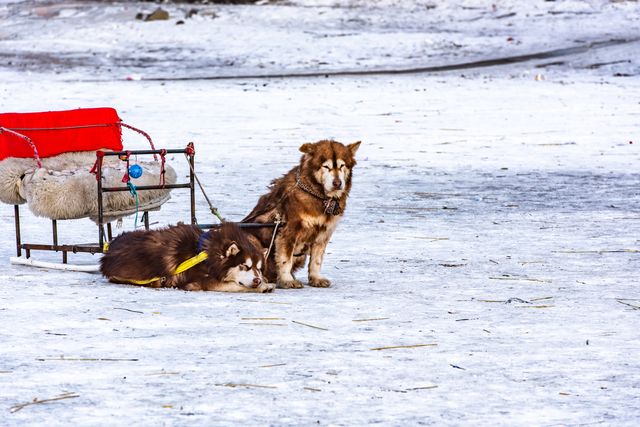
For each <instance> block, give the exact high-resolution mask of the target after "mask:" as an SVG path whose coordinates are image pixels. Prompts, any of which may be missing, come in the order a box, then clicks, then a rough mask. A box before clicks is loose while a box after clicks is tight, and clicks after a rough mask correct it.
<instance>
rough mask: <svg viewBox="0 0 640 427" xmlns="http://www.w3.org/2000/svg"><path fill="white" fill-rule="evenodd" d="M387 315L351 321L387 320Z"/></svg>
mask: <svg viewBox="0 0 640 427" xmlns="http://www.w3.org/2000/svg"><path fill="white" fill-rule="evenodd" d="M388 319H389V318H388V317H372V318H371V319H353V320H352V322H373V321H374V320H388Z"/></svg>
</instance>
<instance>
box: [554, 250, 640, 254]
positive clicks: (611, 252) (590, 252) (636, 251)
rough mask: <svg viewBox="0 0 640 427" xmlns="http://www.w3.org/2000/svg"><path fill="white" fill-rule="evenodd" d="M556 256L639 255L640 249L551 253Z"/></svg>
mask: <svg viewBox="0 0 640 427" xmlns="http://www.w3.org/2000/svg"><path fill="white" fill-rule="evenodd" d="M551 252H553V253H556V254H619V253H632V254H637V253H640V249H613V250H606V249H603V250H586V251H574V250H566V251H551Z"/></svg>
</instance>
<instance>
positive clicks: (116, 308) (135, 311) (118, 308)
mask: <svg viewBox="0 0 640 427" xmlns="http://www.w3.org/2000/svg"><path fill="white" fill-rule="evenodd" d="M113 309H114V310H124V311H129V312H131V313H138V314H144V312H142V311H138V310H130V309H128V308H121V307H113Z"/></svg>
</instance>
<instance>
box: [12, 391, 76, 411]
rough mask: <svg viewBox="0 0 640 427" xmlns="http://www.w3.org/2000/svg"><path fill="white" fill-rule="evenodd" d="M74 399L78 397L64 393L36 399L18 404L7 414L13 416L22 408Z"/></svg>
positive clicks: (74, 394)
mask: <svg viewBox="0 0 640 427" xmlns="http://www.w3.org/2000/svg"><path fill="white" fill-rule="evenodd" d="M76 397H80V395H79V394H76V393H64V394H61V395H60V396H56V397H51V398H49V399H38V398H37V397H36V398H34V399H33V400H32V401H31V402H26V403H20V404H18V405H13V406H12V407H11V408H9V412H11V413H12V414H13V413H15V412H18V411H19V410H21V409H22V408H26V407H27V406H31V405H39V404H41V403H49V402H55V401H58V400H64V399H73V398H76Z"/></svg>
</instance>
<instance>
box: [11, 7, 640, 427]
mask: <svg viewBox="0 0 640 427" xmlns="http://www.w3.org/2000/svg"><path fill="white" fill-rule="evenodd" d="M334 3H336V2H320V1H314V2H290V3H289V4H288V5H280V6H278V5H267V6H234V7H229V6H226V7H222V6H217V7H216V6H206V7H203V8H202V11H201V12H200V13H199V16H198V17H197V18H192V19H190V20H186V21H185V24H184V25H176V24H175V19H174V20H173V21H165V22H140V21H136V20H134V19H133V18H132V16H134V15H135V13H137V12H138V11H143V10H144V11H151V10H153V8H154V7H155V5H152V4H149V3H145V4H132V3H115V4H113V5H108V6H105V4H104V3H103V4H102V8H101V9H98V6H97V3H89V2H82V3H62V5H60V4H59V3H57V6H56V5H54V6H52V3H34V2H19V3H9V2H2V3H0V17H2V20H1V21H0V58H1V59H2V61H3V63H0V78H1V79H0V111H3V112H9V111H38V110H55V109H65V108H76V107H93V106H106V105H110V106H114V107H116V108H117V109H118V111H119V112H120V115H121V117H122V118H123V119H124V120H125V121H126V122H127V123H130V124H133V125H135V126H138V127H140V128H143V129H146V130H148V131H149V132H151V134H152V135H153V136H154V138H155V140H156V144H157V145H158V146H165V147H181V146H183V145H184V144H186V143H187V142H188V141H194V142H195V143H196V148H197V150H198V154H197V169H198V171H199V174H200V176H201V177H202V178H203V180H204V183H205V185H206V187H207V190H208V192H209V194H210V196H211V197H212V198H213V200H214V203H215V204H216V205H217V206H218V208H219V209H220V210H221V212H222V213H223V215H224V216H225V217H227V218H228V219H240V218H242V217H243V215H244V214H246V213H247V212H248V211H249V210H250V209H251V208H252V207H253V204H254V203H255V201H256V200H257V198H258V196H259V195H260V194H262V193H263V192H264V190H265V187H266V185H267V184H268V183H269V181H270V180H271V179H273V178H275V177H277V176H280V175H281V174H282V173H284V172H286V171H287V170H288V169H289V168H290V167H292V165H294V164H295V163H296V162H297V160H298V158H299V152H298V151H297V148H298V146H299V145H300V144H301V143H303V142H307V141H314V140H317V139H321V138H327V137H333V138H336V139H338V140H340V141H344V142H352V141H355V140H360V139H361V140H362V141H363V144H362V146H361V148H360V151H359V152H358V160H359V163H358V165H357V166H356V170H355V178H354V187H353V191H352V195H351V199H350V205H349V206H348V208H347V212H346V215H345V218H344V220H343V222H342V224H341V225H340V226H339V227H338V230H337V232H336V234H335V235H334V238H333V240H332V242H331V244H330V245H329V248H328V254H327V256H326V259H325V265H324V272H325V273H326V275H327V276H328V277H329V278H331V279H332V280H333V283H334V285H333V286H332V287H331V288H329V289H315V288H309V287H306V288H304V289H301V290H277V291H276V292H275V293H274V294H269V295H250V296H247V295H236V294H222V293H187V292H181V291H175V290H167V289H162V290H149V289H144V288H137V287H129V286H118V285H112V284H108V283H106V282H105V281H104V280H103V279H102V278H101V277H100V276H97V275H90V274H84V273H63V272H56V271H46V270H34V269H28V268H25V267H18V266H11V265H9V263H8V258H9V257H10V256H13V255H14V251H15V250H14V246H13V245H14V236H13V216H12V215H13V208H12V207H11V206H7V205H0V227H1V229H3V230H5V232H4V233H2V235H1V236H0V259H4V260H5V261H4V262H2V263H0V283H1V285H0V320H1V321H2V327H0V344H1V351H0V413H1V414H2V415H1V416H0V419H1V420H2V422H1V423H0V424H2V425H8V426H18V425H52V426H55V425H70V424H76V425H100V426H102V425H122V424H125V423H133V424H135V425H236V424H244V425H316V424H317V425H367V424H374V423H378V424H385V425H419V424H436V425H545V426H548V425H583V424H601V425H616V426H618V425H628V426H634V425H637V424H638V421H639V419H640V364H639V362H638V354H640V332H639V331H640V319H639V316H640V290H639V289H638V286H637V280H638V279H637V277H638V271H639V269H640V255H639V254H640V252H639V251H640V197H639V196H640V190H639V184H640V173H638V164H640V152H639V148H638V147H639V145H640V137H639V133H638V132H639V128H638V123H639V119H640V103H639V100H640V79H639V78H638V74H639V70H640V68H639V66H638V54H637V53H638V43H637V42H631V43H625V44H620V45H616V46H611V47H609V48H600V49H597V50H590V51H587V52H576V53H575V54H571V55H568V56H561V57H559V58H554V59H537V60H533V61H527V62H521V63H518V64H514V65H506V66H500V67H491V68H481V69H477V68H476V69H466V70H459V71H450V72H447V73H433V74H428V73H423V74H407V75H384V74H383V75H371V76H342V77H340V76H333V77H329V78H324V77H321V78H308V77H306V78H297V79H275V78H272V79H233V78H230V79H226V80H193V81H171V80H168V81H145V80H144V79H145V78H157V77H171V76H178V77H187V78H190V77H198V76H208V77H212V76H220V75H228V76H232V75H236V76H242V75H253V74H278V73H280V74H282V73H290V72H292V73H295V72H308V71H317V70H322V71H332V70H333V71H341V70H360V69H375V70H383V69H394V68H395V69H401V68H411V67H418V66H419V67H423V66H434V65H446V64H451V63H463V62H471V61H479V60H486V59H492V58H499V57H508V56H514V55H524V54H528V53H532V52H540V51H550V50H554V49H564V48H568V47H573V46H584V45H586V44H589V43H592V42H603V41H608V40H614V39H616V40H622V39H626V40H632V39H633V36H634V34H638V26H639V25H640V19H639V17H640V7H639V5H638V3H637V2H605V1H589V2H577V1H557V2H528V3H531V4H527V5H521V4H520V2H515V1H513V2H512V1H508V2H507V1H505V2H494V3H496V4H497V8H498V10H493V8H492V7H491V2H484V1H473V2H472V1H466V2H463V1H458V2H451V3H449V2H447V4H446V5H440V4H439V3H438V2H422V1H415V2H390V1H385V2H382V1H381V2H365V1H361V2H342V3H341V7H333V6H332V5H333V4H334ZM394 4H395V7H393V8H392V7H391V6H390V5H394ZM428 5H437V7H435V8H428V7H427V6H428ZM347 6H349V7H347ZM163 7H167V8H168V9H169V10H170V11H172V12H173V11H174V10H182V8H183V6H163ZM42 8H45V9H42ZM184 8H186V6H184ZM51 10H53V11H54V12H55V13H54V14H53V15H51V16H49V15H50V14H47V13H46V12H47V11H51ZM205 11H215V13H216V14H217V15H218V18H215V19H211V18H207V17H206V13H204V12H205ZM551 12H554V13H551ZM510 13H516V15H513V16H506V17H502V18H499V16H501V15H508V14H510ZM527 15H528V16H527ZM476 18H477V19H476ZM172 19H173V18H172ZM352 20H356V21H352ZM357 20H361V21H357ZM465 20H466V21H465ZM247 22H250V23H252V25H253V26H251V27H250V29H249V30H247V31H245V32H240V33H239V32H238V29H239V28H241V27H243V25H245V24H246V23H247ZM214 24H220V25H219V26H214ZM509 24H511V25H509ZM351 32H354V33H355V34H354V35H349V36H347V35H344V34H348V33H351ZM322 34H324V36H320V35H322ZM327 34H336V35H337V34H339V35H343V36H341V37H329V36H327ZM508 37H513V39H514V40H515V41H521V43H517V42H516V43H513V42H508V41H507V38H508ZM348 39H349V40H348ZM252 40H253V43H252V44H251V41H252ZM185 43H186V44H192V48H191V49H192V51H191V52H190V53H189V52H186V51H185V49H186V48H185ZM269 44H273V46H272V48H271V49H269V48H268V47H269ZM458 45H459V46H458ZM251 46H259V47H260V49H252V48H251ZM456 46H458V47H456ZM101 49H103V50H101ZM141 49H147V50H146V51H145V52H146V53H148V54H149V56H148V59H146V60H142V59H141V58H142V57H143V55H141V52H142V50H141ZM153 49H156V50H154V51H153V52H152V50H153ZM329 50H330V51H331V52H329ZM91 52H97V54H96V55H93V54H92V53H91ZM359 52H362V56H361V58H365V59H362V60H359V59H358V58H359V57H360V56H358V53H359ZM412 52H413V55H414V56H415V58H409V56H411V55H412ZM425 52H429V53H432V54H433V56H432V57H428V56H427V54H426V53H425ZM146 53H145V55H146ZM223 53H224V55H223ZM44 54H47V55H50V56H48V57H43V56H42V55H44ZM11 55H13V56H11ZM53 57H55V58H64V61H61V62H56V61H52V60H51V58H53ZM144 57H145V58H146V56H144ZM30 58H31V59H30ZM114 58H119V59H118V60H116V59H114ZM9 61H10V62H12V64H8V62H9ZM216 61H220V62H219V63H218V62H216ZM224 61H231V62H232V64H231V63H228V64H226V63H224ZM271 61H274V62H275V63H273V64H272V63H271ZM605 62H610V63H609V64H604V63H605ZM321 63H326V64H321ZM549 63H554V64H553V65H549ZM145 64H146V65H145ZM261 64H262V65H263V67H261ZM543 64H547V65H546V66H540V65H543ZM594 64H595V65H596V66H594ZM132 75H135V76H141V77H142V79H143V80H140V81H137V80H135V81H127V80H125V79H126V77H127V76H132ZM536 76H537V77H538V78H537V79H536V78H535V77H536ZM96 80H99V81H96ZM127 145H128V146H130V147H134V148H142V147H144V146H145V145H144V141H142V140H141V139H140V138H139V137H138V136H137V135H135V134H128V144H127ZM172 164H173V165H174V166H175V167H176V169H177V170H178V171H179V175H180V176H184V175H186V173H187V168H186V164H185V162H184V161H183V160H182V159H181V158H179V157H177V158H175V159H174V162H173V163H172ZM186 203H187V198H186V195H185V194H182V193H179V192H174V196H173V198H172V200H171V201H170V202H168V203H167V204H165V206H164V207H163V209H162V210H161V211H160V212H158V213H155V214H152V217H151V219H152V221H159V222H160V223H171V222H175V221H177V220H186V219H187V217H188V209H187V207H186V206H187V205H186ZM198 210H199V218H200V219H201V221H207V222H208V221H212V218H210V214H208V210H207V208H206V204H205V202H204V200H203V199H202V197H200V198H199V199H198ZM23 213H24V216H25V218H24V221H25V222H24V224H23V226H24V228H25V229H24V230H23V231H24V237H25V240H28V241H37V240H40V241H44V242H46V241H48V240H47V239H48V238H49V234H48V233H49V230H50V224H49V223H48V222H47V221H45V220H42V219H37V218H33V217H31V216H30V215H28V214H27V213H26V212H24V211H23ZM132 225H133V218H128V219H125V221H124V226H125V228H126V229H131V227H132ZM59 227H60V229H61V231H60V232H61V240H66V241H73V242H77V241H91V240H94V239H95V236H94V234H95V230H94V228H93V227H92V223H90V222H89V221H88V220H82V221H79V222H75V223H72V222H62V223H60V224H59ZM37 255H42V254H37ZM41 258H44V259H49V260H58V259H59V256H56V255H53V254H50V255H43V256H41ZM74 259H80V260H84V261H95V260H96V259H97V257H90V256H86V257H80V258H74ZM397 346H405V347H404V348H390V347H397ZM65 393H73V394H65ZM36 397H37V398H38V399H48V398H56V397H63V399H61V400H58V401H53V402H50V403H43V404H36V405H30V406H26V407H24V408H22V409H20V410H18V411H15V412H12V410H11V408H14V405H19V404H23V403H27V402H30V401H32V400H33V399H34V398H36ZM14 410H15V409H14Z"/></svg>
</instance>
